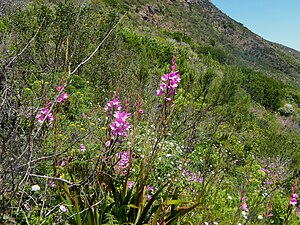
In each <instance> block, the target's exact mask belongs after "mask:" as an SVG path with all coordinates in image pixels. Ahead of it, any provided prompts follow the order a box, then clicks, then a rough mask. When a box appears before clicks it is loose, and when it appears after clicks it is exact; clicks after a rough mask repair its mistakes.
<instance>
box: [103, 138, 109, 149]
mask: <svg viewBox="0 0 300 225" xmlns="http://www.w3.org/2000/svg"><path fill="white" fill-rule="evenodd" d="M104 146H105V147H106V148H108V147H109V146H110V140H108V141H106V142H105V143H104Z"/></svg>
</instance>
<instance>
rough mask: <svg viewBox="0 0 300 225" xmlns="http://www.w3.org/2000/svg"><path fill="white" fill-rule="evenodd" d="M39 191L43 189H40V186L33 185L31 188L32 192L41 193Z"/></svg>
mask: <svg viewBox="0 0 300 225" xmlns="http://www.w3.org/2000/svg"><path fill="white" fill-rule="evenodd" d="M39 190H41V188H40V186H39V185H37V184H35V185H33V186H32V187H31V191H39Z"/></svg>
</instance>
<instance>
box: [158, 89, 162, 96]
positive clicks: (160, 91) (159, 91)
mask: <svg viewBox="0 0 300 225" xmlns="http://www.w3.org/2000/svg"><path fill="white" fill-rule="evenodd" d="M163 93H164V92H163V91H162V90H161V89H159V90H157V91H156V96H160V95H162V94H163Z"/></svg>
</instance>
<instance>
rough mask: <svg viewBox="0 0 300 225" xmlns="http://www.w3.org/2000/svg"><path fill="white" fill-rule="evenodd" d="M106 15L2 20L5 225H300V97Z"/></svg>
mask: <svg viewBox="0 0 300 225" xmlns="http://www.w3.org/2000/svg"><path fill="white" fill-rule="evenodd" d="M99 4H100V3H99V2H98V3H97V1H96V2H94V1H88V2H87V3H86V4H85V5H80V4H78V3H76V2H72V1H67V2H66V3H64V4H63V3H62V2H60V1H57V3H53V2H50V1H49V2H44V3H42V2H38V1H37V2H31V3H29V4H28V5H27V6H26V7H25V8H24V9H22V10H18V11H16V12H14V13H12V14H10V15H7V16H6V17H4V18H3V19H1V20H0V30H1V33H2V34H3V35H2V36H1V37H2V40H3V42H2V43H5V45H3V46H1V50H2V54H3V55H4V56H5V57H4V58H3V61H1V63H2V71H3V73H1V76H3V77H4V79H1V83H0V90H1V98H0V99H1V102H2V103H1V108H0V109H1V115H2V118H0V123H1V126H0V140H1V146H2V148H1V153H0V162H1V164H0V170H1V175H0V178H1V179H0V191H1V196H0V207H1V208H0V210H1V217H0V221H1V223H4V224H25V223H28V224H39V223H44V224H54V223H65V224H155V225H157V224H207V223H208V224H224V225H225V224H239V223H240V224H287V223H288V222H289V224H297V223H298V222H299V216H298V215H297V210H299V208H298V205H297V204H296V205H293V204H291V202H290V201H291V198H292V194H296V193H299V191H298V183H297V182H298V180H297V176H298V174H297V169H299V168H298V164H299V153H298V151H297V150H298V147H299V146H300V143H299V141H298V134H297V133H296V131H297V130H294V128H292V127H290V129H288V130H287V129H286V128H285V127H283V126H282V124H281V123H283V122H282V121H281V120H283V117H280V115H277V114H276V113H277V109H278V108H279V107H281V106H282V104H283V103H284V102H285V101H288V102H291V103H292V104H295V113H294V114H292V116H293V119H295V120H296V119H297V118H298V115H297V110H298V108H297V104H298V103H299V101H298V100H299V99H298V97H297V96H298V94H297V93H298V92H294V91H291V90H297V89H296V88H295V89H294V88H292V87H288V86H286V85H283V84H282V83H280V82H278V81H276V80H274V79H271V78H268V77H266V76H264V75H263V74H262V73H256V72H253V71H246V70H241V69H238V68H236V67H233V66H229V65H224V64H226V60H227V56H226V53H225V52H223V50H220V49H217V48H214V47H209V48H207V47H199V49H198V50H199V52H197V51H195V52H196V53H195V52H193V51H192V50H191V49H190V46H189V45H182V46H181V47H179V50H176V49H177V48H178V46H179V44H180V43H177V42H178V41H179V40H180V38H181V34H180V32H167V33H163V34H164V35H166V34H167V36H171V37H172V38H173V39H175V40H176V41H177V42H175V41H174V40H169V39H167V40H165V39H163V38H161V37H157V36H154V35H153V36H150V35H146V34H145V33H143V32H142V31H141V30H140V28H138V27H134V26H133V25H132V24H131V21H130V20H129V19H128V18H127V17H123V19H122V21H119V22H117V20H118V19H120V18H121V16H120V15H119V14H118V11H117V9H112V8H110V6H109V5H110V4H117V1H106V4H102V3H101V4H100V5H99ZM97 6H98V7H97ZM99 6H101V7H99ZM105 7H106V8H105ZM110 10H111V11H110ZM116 24H118V26H117V27H115V26H114V25H116ZM149 26H150V25H149ZM150 29H155V27H154V26H151V27H150ZM110 31H112V32H110ZM109 32H110V33H109ZM157 32H158V33H159V32H161V31H159V30H158V31H157ZM107 34H109V36H108V38H107V39H105V42H104V43H103V44H102V45H101V46H100V48H99V49H96V48H97V46H98V45H99V43H101V41H102V40H103V38H104V37H106V35H107ZM183 42H185V43H187V44H191V43H192V40H191V39H190V38H189V37H184V38H183ZM23 49H24V50H23ZM95 49H96V50H98V51H95ZM93 51H95V54H92V52H93ZM174 52H175V56H176V61H175V56H174V58H173V61H172V62H171V59H172V56H173V55H174ZM91 54H92V55H91ZM89 56H92V57H91V58H88V57H89ZM86 59H88V60H87V61H86V62H85V60H86ZM82 62H85V63H84V64H81V63H82ZM175 62H176V67H175V68H174V66H175ZM78 65H80V66H78ZM77 66H78V67H77ZM76 68H77V69H76ZM177 69H178V70H179V72H177V71H176V70H177ZM179 74H180V78H181V80H180V79H179ZM179 81H180V82H179ZM159 89H160V90H161V91H158V90H159ZM155 93H156V94H157V95H159V96H155ZM111 100H112V101H111ZM111 110H112V111H111ZM288 116H291V115H286V117H287V118H288ZM284 118H285V117H284ZM280 122H281V123H280ZM128 125H130V127H129V126H128Z"/></svg>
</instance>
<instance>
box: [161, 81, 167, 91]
mask: <svg viewBox="0 0 300 225" xmlns="http://www.w3.org/2000/svg"><path fill="white" fill-rule="evenodd" d="M160 89H161V90H162V91H164V90H166V89H167V85H166V84H165V83H161V84H160Z"/></svg>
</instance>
